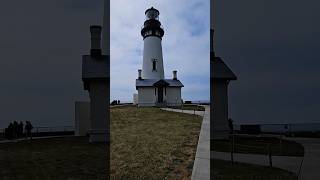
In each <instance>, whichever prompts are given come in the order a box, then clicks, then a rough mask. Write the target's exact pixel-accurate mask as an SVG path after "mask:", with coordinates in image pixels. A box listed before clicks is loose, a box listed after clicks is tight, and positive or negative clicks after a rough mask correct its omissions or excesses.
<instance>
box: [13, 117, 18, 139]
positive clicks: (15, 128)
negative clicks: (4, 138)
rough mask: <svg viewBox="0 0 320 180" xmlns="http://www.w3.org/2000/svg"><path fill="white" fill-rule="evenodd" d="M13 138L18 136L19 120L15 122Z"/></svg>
mask: <svg viewBox="0 0 320 180" xmlns="http://www.w3.org/2000/svg"><path fill="white" fill-rule="evenodd" d="M13 138H15V139H17V138H18V122H17V121H14V122H13Z"/></svg>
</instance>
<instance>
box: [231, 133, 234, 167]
mask: <svg viewBox="0 0 320 180" xmlns="http://www.w3.org/2000/svg"><path fill="white" fill-rule="evenodd" d="M231 136H232V140H231V162H232V164H234V158H233V155H234V135H233V134H231Z"/></svg>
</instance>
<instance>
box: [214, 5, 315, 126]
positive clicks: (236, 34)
mask: <svg viewBox="0 0 320 180" xmlns="http://www.w3.org/2000/svg"><path fill="white" fill-rule="evenodd" d="M214 7H215V9H214V11H215V12H214V13H215V21H216V24H215V29H216V32H215V35H216V36H215V40H216V44H215V45H216V53H217V55H218V56H221V57H222V58H223V59H224V61H225V62H226V63H227V64H228V65H229V66H230V67H231V68H232V69H233V71H234V72H235V73H236V74H237V75H238V80H237V81H235V82H232V83H230V102H229V104H230V117H231V118H233V119H234V120H235V121H236V122H242V123H246V122H249V123H253V122H254V123H256V122H260V123H261V122H262V123H286V122H320V118H319V108H320V106H319V101H320V94H319V92H320V72H319V69H320V53H319V47H320V44H319V43H320V23H319V19H320V11H319V10H318V7H320V1H317V0H308V1H299V0H281V1H270V0H258V1H252V0H241V1H239V0H223V1H222V0H220V1H219V0H216V1H215V5H214Z"/></svg>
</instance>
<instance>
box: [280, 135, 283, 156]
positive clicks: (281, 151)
mask: <svg viewBox="0 0 320 180" xmlns="http://www.w3.org/2000/svg"><path fill="white" fill-rule="evenodd" d="M282 153H283V150H282V135H280V154H281V155H282Z"/></svg>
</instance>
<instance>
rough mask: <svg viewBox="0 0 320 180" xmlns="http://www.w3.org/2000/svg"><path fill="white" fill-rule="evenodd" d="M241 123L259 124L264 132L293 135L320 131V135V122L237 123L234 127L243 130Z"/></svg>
mask: <svg viewBox="0 0 320 180" xmlns="http://www.w3.org/2000/svg"><path fill="white" fill-rule="evenodd" d="M241 125H248V126H250V125H254V126H259V128H260V132H262V133H274V134H286V135H293V134H296V133H319V135H320V123H318V122H309V123H273V124H250V123H248V124H245V123H244V124H235V125H234V129H235V130H237V131H240V130H241Z"/></svg>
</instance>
